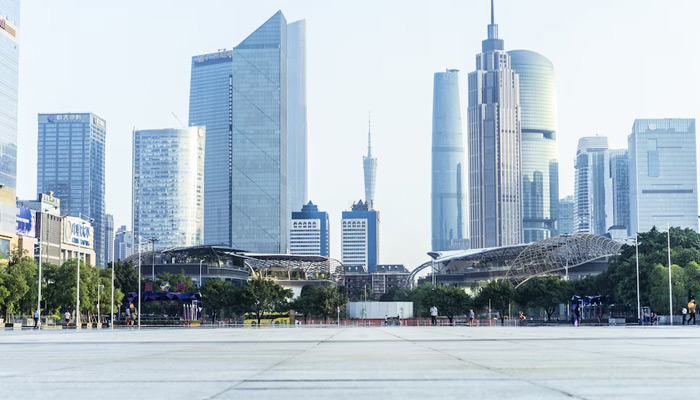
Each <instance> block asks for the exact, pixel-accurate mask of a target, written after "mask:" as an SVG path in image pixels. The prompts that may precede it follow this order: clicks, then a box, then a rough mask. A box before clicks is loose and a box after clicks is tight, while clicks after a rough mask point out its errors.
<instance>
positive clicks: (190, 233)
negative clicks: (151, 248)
mask: <svg viewBox="0 0 700 400" xmlns="http://www.w3.org/2000/svg"><path fill="white" fill-rule="evenodd" d="M133 139H134V150H133V171H134V176H133V179H134V181H133V207H132V210H133V213H134V215H133V221H134V233H135V235H136V237H138V236H141V237H143V238H155V239H157V242H155V248H169V247H180V246H193V245H197V244H202V231H203V211H204V209H203V206H204V199H203V189H204V144H205V143H204V142H205V128H204V127H198V126H190V127H187V128H173V129H151V130H136V131H134V138H133Z"/></svg>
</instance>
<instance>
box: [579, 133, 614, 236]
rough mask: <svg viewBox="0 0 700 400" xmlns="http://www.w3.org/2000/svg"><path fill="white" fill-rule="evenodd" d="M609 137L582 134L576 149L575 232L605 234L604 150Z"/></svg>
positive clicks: (606, 147)
mask: <svg viewBox="0 0 700 400" xmlns="http://www.w3.org/2000/svg"><path fill="white" fill-rule="evenodd" d="M607 150H608V138H607V137H605V136H589V137H582V138H581V139H579V141H578V149H577V150H576V161H575V164H574V167H575V168H576V176H575V180H574V232H576V233H594V234H596V235H605V233H606V232H607V229H605V228H606V227H605V153H606V152H607Z"/></svg>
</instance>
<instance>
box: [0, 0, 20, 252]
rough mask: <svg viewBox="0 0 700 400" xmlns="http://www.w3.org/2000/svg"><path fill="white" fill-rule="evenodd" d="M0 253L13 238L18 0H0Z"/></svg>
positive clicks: (15, 194) (7, 249) (17, 81)
mask: <svg viewBox="0 0 700 400" xmlns="http://www.w3.org/2000/svg"><path fill="white" fill-rule="evenodd" d="M0 59H1V60H2V61H1V62H0V254H2V255H3V257H5V258H7V257H9V255H10V247H11V246H10V244H11V242H14V241H16V238H17V236H16V231H15V211H16V207H17V204H16V202H15V201H16V197H17V101H18V87H19V0H0Z"/></svg>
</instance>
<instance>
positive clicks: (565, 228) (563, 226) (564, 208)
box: [557, 196, 574, 235]
mask: <svg viewBox="0 0 700 400" xmlns="http://www.w3.org/2000/svg"><path fill="white" fill-rule="evenodd" d="M569 233H574V196H566V197H564V198H563V199H561V200H559V219H557V235H565V234H569Z"/></svg>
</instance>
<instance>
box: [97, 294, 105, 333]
mask: <svg viewBox="0 0 700 400" xmlns="http://www.w3.org/2000/svg"><path fill="white" fill-rule="evenodd" d="M103 287H105V285H97V323H98V324H101V323H102V315H101V314H100V288H103Z"/></svg>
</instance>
